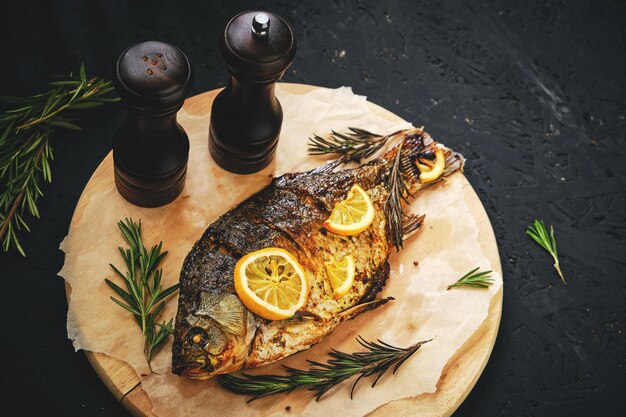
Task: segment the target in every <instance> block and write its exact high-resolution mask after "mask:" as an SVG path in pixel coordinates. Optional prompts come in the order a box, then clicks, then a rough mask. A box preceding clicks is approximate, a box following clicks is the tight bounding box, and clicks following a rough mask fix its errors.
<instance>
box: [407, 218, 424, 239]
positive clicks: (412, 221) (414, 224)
mask: <svg viewBox="0 0 626 417" xmlns="http://www.w3.org/2000/svg"><path fill="white" fill-rule="evenodd" d="M424 217H425V216H424V215H423V214H422V215H421V216H419V215H417V214H409V216H408V217H407V218H405V219H404V221H403V222H402V233H403V234H404V238H403V239H406V238H408V237H409V236H411V235H412V234H413V233H415V232H417V230H418V229H419V228H420V227H422V225H423V224H424Z"/></svg>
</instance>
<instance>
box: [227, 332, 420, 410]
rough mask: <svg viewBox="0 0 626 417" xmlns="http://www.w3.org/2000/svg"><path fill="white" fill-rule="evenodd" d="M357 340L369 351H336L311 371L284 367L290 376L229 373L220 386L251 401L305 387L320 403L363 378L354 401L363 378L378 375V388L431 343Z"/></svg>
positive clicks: (375, 381)
mask: <svg viewBox="0 0 626 417" xmlns="http://www.w3.org/2000/svg"><path fill="white" fill-rule="evenodd" d="M357 341H358V342H359V344H360V345H361V346H363V347H364V348H366V349H367V350H366V351H365V352H355V353H352V354H348V353H343V352H339V351H336V350H332V351H331V352H330V353H329V356H330V357H331V359H329V360H328V362H327V363H320V362H316V361H308V363H309V364H310V368H309V369H308V370H306V371H304V370H300V369H296V368H291V367H288V366H284V368H285V369H286V370H287V375H250V374H245V373H244V374H242V376H235V375H230V374H227V375H222V376H220V378H219V383H220V385H222V386H223V387H224V388H226V389H228V390H230V391H233V392H236V393H239V394H251V395H252V398H250V399H249V400H248V402H250V401H254V400H256V399H259V398H263V397H267V396H269V395H273V394H278V393H281V392H291V391H293V390H296V389H301V388H306V389H308V390H311V391H315V397H316V400H317V401H319V400H320V398H322V396H323V395H324V394H325V393H326V392H327V391H328V390H329V389H331V388H332V387H333V386H335V385H337V384H339V383H341V382H343V381H345V380H346V379H348V378H350V377H352V376H355V375H359V377H358V378H357V380H356V381H354V384H353V385H352V389H351V390H350V398H352V396H353V393H354V389H355V388H356V385H357V384H358V382H359V381H360V380H361V378H363V377H369V376H372V375H376V378H375V379H374V382H373V383H372V387H374V386H375V385H376V383H377V382H378V380H379V379H380V378H381V377H382V376H383V375H384V374H385V372H386V371H387V370H388V369H390V368H391V367H393V371H392V373H393V374H395V373H396V371H397V370H398V368H400V366H402V364H403V363H404V362H405V361H406V360H407V359H409V357H411V355H413V354H414V353H415V352H417V350H418V349H419V348H420V347H421V346H422V345H423V344H424V343H427V342H429V341H430V340H426V341H422V342H419V343H416V344H414V345H413V346H409V347H407V348H398V347H395V346H391V345H389V344H387V343H385V342H382V341H380V340H378V343H376V342H368V341H366V340H364V339H363V338H361V337H359V338H357Z"/></svg>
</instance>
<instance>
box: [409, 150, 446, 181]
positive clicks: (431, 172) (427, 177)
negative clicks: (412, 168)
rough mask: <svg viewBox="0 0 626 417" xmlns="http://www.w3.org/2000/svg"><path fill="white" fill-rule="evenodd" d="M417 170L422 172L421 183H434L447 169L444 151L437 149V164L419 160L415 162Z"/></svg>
mask: <svg viewBox="0 0 626 417" xmlns="http://www.w3.org/2000/svg"><path fill="white" fill-rule="evenodd" d="M415 165H417V169H419V171H420V182H422V183H426V182H432V181H435V180H436V179H437V178H439V177H440V176H441V174H443V170H444V168H445V167H446V157H445V155H444V154H443V149H437V150H436V151H435V162H434V163H433V162H432V161H429V160H427V159H422V160H420V159H418V160H416V161H415Z"/></svg>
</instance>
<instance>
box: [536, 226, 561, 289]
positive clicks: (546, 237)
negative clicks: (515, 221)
mask: <svg viewBox="0 0 626 417" xmlns="http://www.w3.org/2000/svg"><path fill="white" fill-rule="evenodd" d="M526 234H527V235H528V236H530V237H531V239H532V240H534V241H535V242H537V243H538V244H539V246H541V247H542V248H544V249H545V250H546V251H548V253H549V254H550V255H551V256H552V259H554V269H556V272H558V274H559V277H561V281H563V284H565V285H567V282H565V278H564V277H563V273H562V272H561V267H560V265H559V253H558V252H557V250H556V240H555V239H554V228H553V227H552V226H550V234H548V230H547V229H546V225H545V224H544V223H543V220H535V221H534V222H533V224H532V226H529V227H528V230H526Z"/></svg>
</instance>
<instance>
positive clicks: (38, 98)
mask: <svg viewBox="0 0 626 417" xmlns="http://www.w3.org/2000/svg"><path fill="white" fill-rule="evenodd" d="M50 86H51V87H53V88H52V89H51V90H50V91H47V92H45V93H42V94H37V95H34V96H31V97H26V98H20V97H0V102H3V103H5V106H3V107H4V108H6V107H11V106H12V107H13V108H10V109H8V110H5V111H4V112H3V113H2V114H0V242H1V243H2V249H3V250H4V251H5V252H8V251H9V249H10V248H15V249H16V250H17V251H18V252H19V253H21V254H22V256H26V254H25V252H24V249H23V248H22V245H21V244H20V241H19V238H18V232H19V231H22V230H25V231H29V230H30V229H29V227H28V224H27V223H26V217H27V216H28V215H30V216H32V217H36V218H39V209H38V208H37V200H38V199H39V197H41V196H42V195H43V191H42V189H41V184H42V182H48V183H49V182H51V181H52V171H51V169H50V165H51V163H52V160H53V159H54V153H53V149H52V146H51V144H50V138H51V135H52V134H53V133H54V131H55V130H56V129H57V128H63V129H70V130H80V127H79V126H78V125H76V124H75V121H76V119H74V118H72V117H71V115H69V113H71V112H72V111H74V110H85V109H90V108H93V107H97V106H100V105H101V104H103V103H107V102H112V101H117V100H119V99H118V98H113V97H111V96H110V95H108V93H110V92H111V91H112V90H113V86H112V85H111V82H109V81H104V80H102V79H99V78H87V74H86V70H85V65H84V64H81V66H80V71H79V74H78V76H74V75H73V74H71V73H70V75H69V76H67V77H63V78H61V79H58V80H56V81H53V82H51V83H50Z"/></svg>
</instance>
